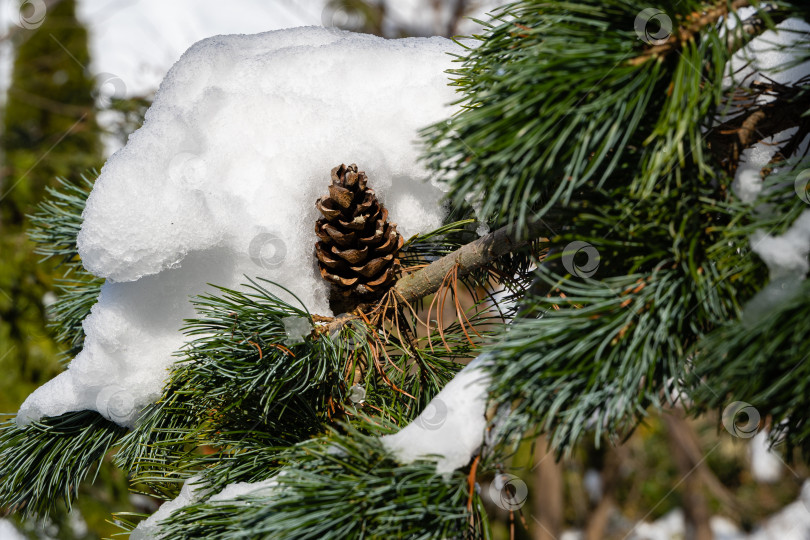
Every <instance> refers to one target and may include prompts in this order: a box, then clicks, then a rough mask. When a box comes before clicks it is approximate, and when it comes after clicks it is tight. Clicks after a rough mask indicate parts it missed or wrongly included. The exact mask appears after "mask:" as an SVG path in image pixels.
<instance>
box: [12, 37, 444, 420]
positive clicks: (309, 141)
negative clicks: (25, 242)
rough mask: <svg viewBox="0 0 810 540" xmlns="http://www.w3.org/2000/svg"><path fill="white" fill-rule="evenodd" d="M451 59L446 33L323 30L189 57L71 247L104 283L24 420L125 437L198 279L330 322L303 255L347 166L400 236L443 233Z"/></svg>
mask: <svg viewBox="0 0 810 540" xmlns="http://www.w3.org/2000/svg"><path fill="white" fill-rule="evenodd" d="M453 50H456V51H458V46H457V45H455V44H454V43H452V42H451V41H450V40H446V39H443V38H430V39H403V40H384V39H381V38H377V37H374V36H368V35H360V34H350V33H347V32H341V31H336V30H334V29H329V30H327V29H324V28H320V27H309V28H297V29H291V30H282V31H276V32H268V33H264V34H257V35H253V36H244V35H239V36H217V37H214V38H210V39H206V40H204V41H202V42H200V43H197V44H196V45H195V46H194V47H192V48H191V49H189V51H187V52H186V53H185V54H184V55H183V57H182V58H181V59H180V61H179V62H178V63H177V64H176V65H175V66H174V67H173V68H172V70H171V71H170V72H169V74H168V75H167V77H166V79H165V80H164V81H163V83H162V85H161V87H160V90H159V92H158V94H157V96H156V97H155V101H154V104H153V105H152V107H151V108H150V110H149V112H148V113H147V116H146V122H145V124H144V126H143V127H142V128H141V129H140V130H138V131H137V132H136V133H134V134H133V135H132V136H131V137H130V139H129V142H128V143H127V145H126V147H125V148H123V149H122V150H120V151H119V152H117V153H116V154H114V155H113V156H112V157H111V158H110V159H109V160H108V161H107V163H106V165H105V166H104V168H103V169H102V171H101V176H100V177H99V179H98V181H97V182H96V185H95V187H94V189H93V192H92V194H91V195H90V198H89V200H88V202H87V207H86V209H85V212H84V224H83V226H82V229H81V232H80V234H79V252H80V254H81V256H82V260H83V263H84V266H85V268H86V269H87V270H89V271H90V272H92V273H93V274H95V275H97V276H100V277H104V278H107V282H106V284H105V285H104V286H103V288H102V291H101V294H100V296H99V300H98V303H97V304H96V305H95V306H93V309H92V312H91V314H90V316H88V317H87V319H86V320H85V321H84V329H85V332H86V335H87V339H86V341H85V346H84V349H83V350H82V351H81V352H80V353H79V354H78V355H77V356H76V358H74V359H73V361H72V362H71V364H70V366H69V369H68V370H67V371H65V372H64V373H62V374H60V375H59V376H58V377H56V378H55V379H53V380H52V381H50V382H49V383H47V384H45V385H44V386H43V387H41V388H39V389H38V390H37V391H35V392H34V393H33V394H32V395H31V396H30V397H29V398H28V399H27V400H26V402H25V403H24V404H23V405H22V407H21V408H20V411H19V414H18V417H17V421H18V423H20V424H22V425H24V424H27V423H28V422H30V421H32V420H35V419H39V418H41V417H42V416H57V415H60V414H63V413H65V412H68V411H75V410H84V409H88V410H97V411H98V412H100V413H101V414H102V415H104V416H105V417H106V418H109V419H111V420H113V421H115V422H117V423H119V424H120V425H123V426H133V425H134V423H135V421H136V419H137V416H138V412H139V411H140V410H141V409H142V408H143V407H144V406H146V405H148V404H149V403H151V402H153V401H155V400H156V399H157V398H158V397H159V395H160V393H161V389H162V387H163V384H164V381H165V380H166V378H167V375H168V372H169V369H170V367H171V365H172V362H173V360H174V358H173V356H172V354H173V353H174V352H175V351H177V350H178V349H179V348H180V347H181V346H182V344H183V342H184V339H183V338H184V336H183V335H182V334H181V333H180V332H179V329H180V327H181V326H182V324H183V319H184V318H188V317H191V316H193V315H194V312H193V310H192V307H191V304H190V303H189V300H188V298H189V296H190V295H194V294H202V293H205V292H210V289H209V288H208V287H207V284H208V283H213V284H217V285H222V286H225V287H230V288H235V287H238V286H239V284H241V283H244V282H245V281H246V280H245V277H244V276H245V275H247V276H257V275H258V276H261V277H265V278H268V279H270V280H272V281H274V282H276V283H278V284H280V285H282V286H284V287H286V288H288V289H290V290H291V291H292V292H294V293H295V294H296V295H297V296H298V297H299V298H300V299H301V300H302V301H303V303H304V305H305V306H306V307H307V308H308V310H309V311H310V312H312V313H318V314H321V315H330V314H331V312H330V310H329V306H328V299H327V284H326V282H324V281H323V280H322V279H321V277H320V275H319V274H318V271H317V267H316V264H315V258H314V256H313V254H312V250H313V245H314V243H315V241H316V236H315V232H314V228H313V224H314V223H315V220H316V219H317V217H318V216H317V210H316V209H315V205H314V201H315V200H316V199H317V198H318V197H319V196H321V195H322V194H323V193H325V192H326V188H327V186H328V183H329V174H330V171H331V169H332V168H333V167H335V166H337V165H339V164H340V163H357V164H358V165H359V167H360V168H361V169H363V170H365V171H366V173H367V174H368V176H369V183H370V185H371V186H372V187H373V188H374V189H375V191H376V192H377V194H378V196H379V197H380V199H381V200H382V202H383V203H384V204H385V206H386V207H387V208H388V210H389V212H390V216H391V219H392V220H393V221H395V222H396V223H397V224H398V225H399V227H398V229H399V230H400V231H401V232H402V233H403V235H404V236H406V237H408V236H410V235H413V234H416V233H419V232H425V231H428V230H431V229H433V228H435V227H438V226H439V225H440V224H441V221H442V218H443V215H444V209H443V208H442V206H441V203H440V199H441V198H442V195H443V191H442V189H441V188H440V187H439V186H437V185H434V184H431V183H426V182H425V180H426V179H427V177H428V172H427V171H426V170H425V169H424V167H423V166H422V165H421V164H420V163H419V162H418V159H417V158H418V156H419V152H420V149H419V147H418V146H417V132H418V130H419V129H420V128H422V127H424V126H426V125H428V124H430V123H433V122H435V121H439V120H441V119H443V118H446V117H447V116H448V115H450V114H451V113H452V112H453V110H452V109H451V108H450V107H449V106H448V105H447V104H448V103H450V102H451V101H452V100H453V98H454V92H453V89H452V88H451V87H449V86H447V79H446V74H445V73H444V71H445V70H446V69H448V68H449V67H450V66H451V60H452V57H451V56H450V55H449V54H447V53H448V51H453ZM268 247H269V248H271V249H269V251H268V250H267V249H265V248H268ZM279 292H280V291H279ZM282 296H284V295H282ZM289 299H290V300H292V299H291V298H289Z"/></svg>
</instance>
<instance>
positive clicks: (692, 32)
mask: <svg viewBox="0 0 810 540" xmlns="http://www.w3.org/2000/svg"><path fill="white" fill-rule="evenodd" d="M750 5H751V2H749V1H748V0H735V1H734V2H732V3H731V5H730V6H729V5H728V4H727V3H726V2H725V0H721V1H719V2H716V3H715V5H714V6H713V7H711V8H708V9H706V10H705V11H703V12H702V13H694V14H692V15H695V16H694V17H690V18H688V19H687V20H688V21H689V22H688V24H686V25H684V26H681V27H680V28H679V29H678V31H677V32H673V33H672V35H670V36H669V37H668V38H667V40H666V41H665V42H663V43H660V44H658V45H655V46H653V47H650V48H648V49H645V50H644V52H642V53H641V54H640V55H639V56H637V57H635V58H633V59H632V60H630V65H633V66H637V65H639V64H643V63H644V62H646V61H647V60H649V59H650V58H661V57H665V56H667V55H669V54H670V53H672V52H674V51H676V50H678V49H680V48H681V47H682V46H683V44H684V43H686V42H688V41H691V40H693V39H694V38H695V36H696V35H697V34H698V33H699V32H700V31H701V30H702V29H703V28H705V27H707V26H709V25H713V24H715V23H717V22H718V21H720V20H721V19H722V18H724V17H726V15H728V13H729V11H737V10H738V9H740V8H743V7H747V6H750Z"/></svg>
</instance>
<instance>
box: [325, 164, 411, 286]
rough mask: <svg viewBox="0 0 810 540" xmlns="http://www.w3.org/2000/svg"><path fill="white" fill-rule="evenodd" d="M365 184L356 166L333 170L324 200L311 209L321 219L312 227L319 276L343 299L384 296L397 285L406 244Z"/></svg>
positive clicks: (365, 180) (362, 175)
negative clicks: (401, 251) (383, 293)
mask: <svg viewBox="0 0 810 540" xmlns="http://www.w3.org/2000/svg"><path fill="white" fill-rule="evenodd" d="M367 181H368V178H367V177H366V173H364V172H363V171H358V170H357V165H355V164H351V165H349V166H348V167H347V166H346V165H341V166H340V167H335V168H334V169H332V185H330V186H329V195H327V196H325V197H321V198H320V199H318V202H317V203H315V206H316V207H317V208H318V210H319V211H320V212H321V214H323V217H322V218H320V219H319V220H318V221H317V222H316V223H315V233H316V234H317V235H318V238H320V241H319V242H317V243H316V244H315V255H316V256H317V258H318V266H319V267H320V269H321V276H323V278H324V279H325V280H326V281H328V282H329V283H331V284H332V289H333V291H335V292H337V293H338V294H339V295H342V296H344V297H346V296H350V295H353V294H354V295H358V296H360V297H365V298H368V297H372V296H376V295H378V294H380V293H382V292H385V291H386V290H387V289H388V287H390V286H391V285H392V284H393V283H394V281H395V280H396V274H397V272H398V271H399V268H400V263H399V249H400V248H401V247H402V244H404V243H405V240H404V239H403V238H402V235H400V234H399V233H398V232H397V226H396V224H395V223H390V222H389V221H388V210H386V209H385V208H384V207H383V205H382V204H380V202H379V201H378V200H377V196H376V195H375V194H374V190H372V189H369V188H368V187H367V186H366V183H367Z"/></svg>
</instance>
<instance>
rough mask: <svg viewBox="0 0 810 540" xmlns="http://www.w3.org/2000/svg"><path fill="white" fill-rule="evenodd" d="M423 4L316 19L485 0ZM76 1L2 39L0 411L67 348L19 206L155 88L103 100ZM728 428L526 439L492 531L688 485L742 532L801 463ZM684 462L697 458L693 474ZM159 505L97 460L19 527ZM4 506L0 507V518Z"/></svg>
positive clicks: (451, 19)
mask: <svg viewBox="0 0 810 540" xmlns="http://www.w3.org/2000/svg"><path fill="white" fill-rule="evenodd" d="M276 3H278V4H280V5H286V4H289V2H287V1H285V0H276ZM423 3H424V9H423V10H422V11H421V12H420V13H421V15H420V16H419V18H418V20H411V19H407V18H402V17H401V16H398V15H397V13H396V12H395V11H394V10H392V9H391V6H392V2H385V1H382V0H324V9H323V14H322V24H325V25H334V26H339V27H342V28H345V29H348V30H353V31H361V32H368V33H373V34H377V35H381V36H384V37H389V38H392V37H406V36H425V35H444V36H448V37H451V36H453V35H455V34H457V33H459V32H462V31H470V30H469V29H470V28H471V26H469V23H468V22H465V19H464V17H465V16H467V15H470V14H471V13H474V12H476V11H477V12H480V10H481V8H482V4H483V3H482V2H475V1H468V0H423ZM498 3H502V2H489V3H488V4H487V5H495V4H498ZM76 11H77V2H76V0H57V1H54V0H51V1H50V2H48V16H47V17H46V18H45V20H44V22H43V24H42V26H40V27H39V28H37V29H36V30H35V31H12V32H10V33H8V34H7V35H6V36H5V37H4V38H3V39H6V40H8V41H10V42H11V48H12V50H13V55H14V61H13V69H12V73H11V80H10V82H9V84H8V85H7V95H6V99H5V101H4V104H3V108H2V132H0V137H2V145H1V146H0V374H2V375H0V413H8V414H14V413H15V411H16V410H17V408H18V407H19V405H20V404H21V403H22V401H23V400H24V399H25V398H26V397H27V396H28V395H29V394H30V393H31V392H32V391H33V390H34V389H36V388H37V387H38V386H39V385H41V384H42V383H44V382H45V381H47V380H49V379H50V378H52V377H53V376H55V375H56V374H57V373H58V372H59V371H61V370H62V369H64V362H63V358H62V357H63V353H64V352H65V350H66V346H65V345H62V344H58V343H57V342H56V341H55V340H54V334H53V332H52V330H51V329H49V327H48V305H49V304H50V303H51V302H52V301H53V299H54V298H55V297H54V295H55V293H56V287H55V281H56V280H57V279H58V278H59V277H61V276H62V275H63V271H64V269H62V268H60V267H59V265H58V261H55V260H48V261H45V262H41V261H40V258H41V257H40V256H39V255H37V254H35V253H34V244H33V243H32V242H31V241H30V239H29V238H28V237H27V234H26V229H27V227H28V225H29V218H28V217H27V216H28V215H30V214H32V213H33V212H34V211H35V208H36V205H37V204H38V203H39V202H41V201H42V199H43V197H44V195H45V190H46V188H47V187H48V186H51V187H53V186H55V185H56V178H57V177H62V178H64V179H65V180H67V181H68V182H79V181H80V176H81V175H82V174H83V173H86V172H87V171H88V170H90V169H93V168H95V169H100V168H101V166H102V165H103V162H104V158H105V155H104V154H105V142H107V143H109V141H113V144H112V145H111V146H113V147H120V146H122V145H123V144H124V142H125V141H126V138H127V136H128V135H129V134H130V133H132V132H133V131H134V130H136V129H137V128H138V127H139V126H140V125H141V123H142V122H143V117H144V114H145V112H146V109H147V108H148V106H149V104H150V102H151V97H150V96H149V95H143V96H134V97H133V96H128V97H126V98H123V97H113V98H112V99H99V97H98V90H99V83H100V82H103V81H99V80H97V79H96V78H95V77H94V76H93V74H92V73H91V71H90V69H89V68H88V66H90V65H91V61H92V59H91V55H90V48H89V46H88V30H87V29H86V28H85V27H84V25H83V24H82V23H81V21H80V20H78V19H77V17H76ZM465 24H466V26H465ZM12 29H13V30H16V28H14V27H12ZM722 429H723V428H722V426H721V425H720V421H719V419H718V418H711V417H705V418H702V419H700V420H698V421H694V420H686V419H682V418H677V417H672V418H670V417H667V418H662V417H660V416H651V417H650V418H649V419H648V421H647V422H646V423H645V424H644V425H643V426H642V427H640V428H639V429H637V430H636V431H635V432H634V433H633V434H632V436H631V437H629V438H628V440H627V441H626V443H625V444H623V445H622V446H620V447H615V448H614V447H611V448H606V447H605V446H602V447H601V448H596V447H594V446H593V445H592V444H588V443H585V444H582V445H580V447H579V448H578V450H577V451H576V452H575V453H574V454H573V455H571V456H569V457H566V458H565V459H564V460H563V461H561V462H556V461H555V460H554V456H553V455H551V454H548V453H547V452H546V449H545V441H544V440H542V439H541V440H538V441H534V442H527V443H525V444H524V445H523V446H522V447H521V448H520V449H519V451H518V452H517V453H516V454H515V456H514V457H513V458H512V459H511V461H510V462H508V463H504V464H503V467H504V471H507V472H510V473H513V474H515V475H517V476H519V477H520V478H521V479H522V481H524V482H525V483H526V485H527V486H528V500H527V503H526V505H525V506H524V507H523V509H522V511H521V512H518V513H511V514H510V513H509V512H507V511H505V510H503V509H501V508H499V507H498V506H496V505H495V504H490V505H489V507H488V510H489V511H490V515H491V516H493V517H494V521H495V522H496V523H495V526H494V532H495V535H496V538H509V537H510V531H511V530H512V529H514V535H515V537H516V538H536V539H557V538H560V537H561V533H562V531H564V530H568V529H579V530H581V531H582V534H583V536H582V537H583V538H587V539H589V540H590V539H594V540H595V539H597V538H624V537H626V535H627V530H628V528H632V527H633V524H634V523H636V522H637V521H639V520H644V521H647V522H649V521H654V520H657V519H659V518H662V517H664V516H666V515H667V514H668V513H670V512H672V511H675V510H676V509H678V508H683V506H684V504H683V502H684V501H683V499H684V497H685V496H695V495H696V494H697V495H698V496H701V497H703V498H704V499H705V501H706V505H707V506H708V507H709V508H710V510H711V512H712V513H713V514H715V515H724V516H727V517H729V518H730V519H731V520H733V521H734V522H736V523H740V524H742V525H743V527H744V528H749V529H750V528H752V527H753V526H754V525H755V524H756V523H758V522H760V521H761V520H762V519H765V518H766V517H767V516H769V515H771V514H773V513H775V512H777V511H778V510H779V509H781V508H783V507H784V506H785V505H786V504H788V503H789V502H791V501H793V500H795V499H796V497H797V495H798V492H799V489H800V487H801V483H802V480H803V479H804V478H807V477H808V474H809V471H808V469H807V467H806V465H805V464H803V463H802V462H801V461H799V460H798V459H793V460H792V461H791V459H790V458H791V457H792V456H788V457H787V458H786V459H785V461H784V462H781V460H780V462H778V463H776V462H775V465H774V467H775V468H776V469H777V470H778V474H776V475H775V476H773V477H772V478H770V479H768V480H763V479H762V478H759V479H758V478H757V477H756V475H755V474H753V472H752V467H751V452H752V446H751V444H750V441H748V440H741V439H735V438H732V437H719V436H718V430H722ZM679 456H680V457H682V458H683V460H681V461H680V462H679ZM773 459H776V460H779V458H773ZM679 463H680V465H679ZM683 463H687V464H690V463H691V464H692V467H691V472H690V471H689V470H687V471H684V469H683ZM685 472H686V473H689V474H686V475H685ZM685 478H686V479H687V480H685ZM688 479H692V480H688ZM487 488H488V486H487V485H486V484H482V485H481V489H482V490H486V489H487ZM155 505H156V502H154V501H152V500H150V499H148V498H147V497H144V496H140V495H131V494H130V493H129V491H128V486H127V479H126V478H125V477H124V475H123V474H122V473H121V471H120V470H118V469H115V468H114V467H112V466H111V464H110V463H109V460H105V462H104V464H103V465H102V467H101V470H100V473H99V479H98V480H97V481H96V483H95V484H93V485H92V486H85V487H84V488H83V495H82V496H81V497H79V500H78V502H77V505H76V508H75V510H74V512H73V513H72V514H71V515H67V514H66V513H65V512H62V513H57V514H55V515H54V516H53V517H52V519H51V520H49V522H48V523H33V522H28V523H18V525H19V527H20V529H21V531H23V532H24V533H25V534H26V535H27V536H29V537H31V538H64V539H74V538H91V539H92V538H103V537H110V536H112V535H113V534H115V533H116V532H118V531H119V528H118V527H116V526H115V525H114V524H113V523H111V521H112V512H131V511H140V512H152V511H154V509H155ZM4 514H5V512H4V509H2V508H0V517H2V516H3V515H4ZM12 519H14V518H12Z"/></svg>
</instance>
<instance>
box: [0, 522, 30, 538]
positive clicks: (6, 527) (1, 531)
mask: <svg viewBox="0 0 810 540" xmlns="http://www.w3.org/2000/svg"><path fill="white" fill-rule="evenodd" d="M0 540H26V537H25V535H23V533H21V532H20V531H18V530H17V528H16V527H15V526H14V524H13V523H11V522H10V521H9V520H7V519H3V518H0Z"/></svg>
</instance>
